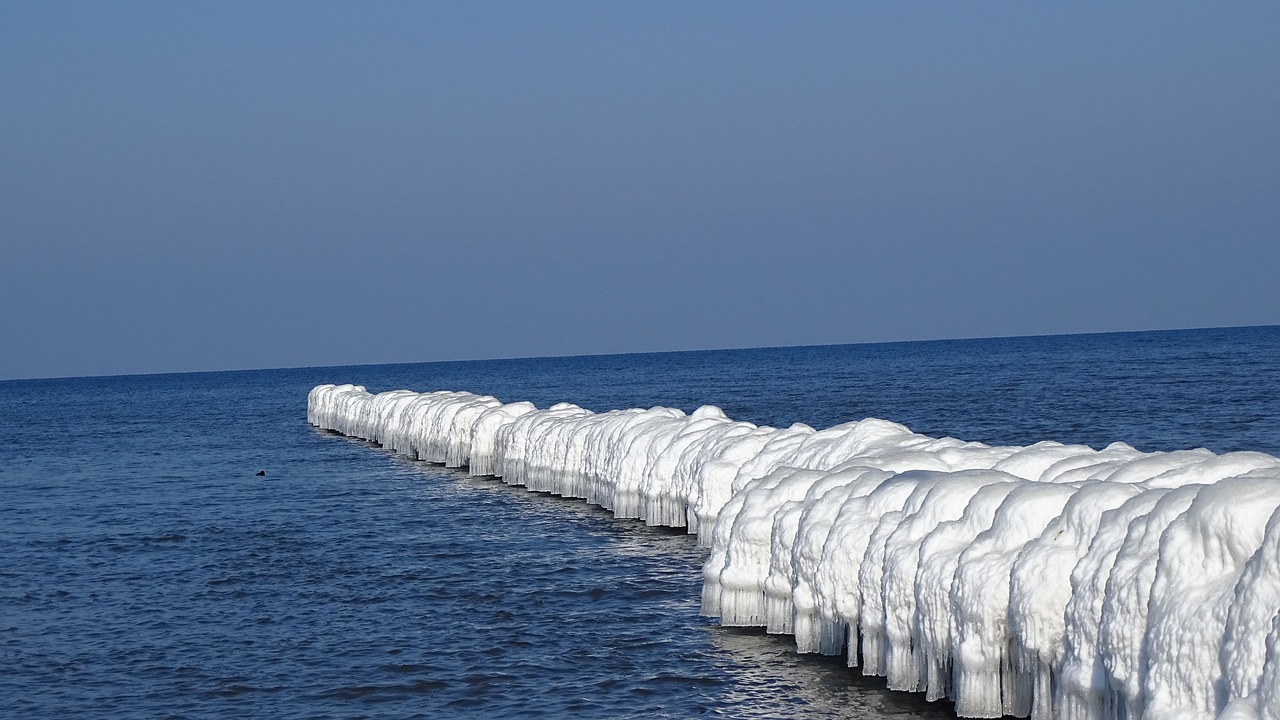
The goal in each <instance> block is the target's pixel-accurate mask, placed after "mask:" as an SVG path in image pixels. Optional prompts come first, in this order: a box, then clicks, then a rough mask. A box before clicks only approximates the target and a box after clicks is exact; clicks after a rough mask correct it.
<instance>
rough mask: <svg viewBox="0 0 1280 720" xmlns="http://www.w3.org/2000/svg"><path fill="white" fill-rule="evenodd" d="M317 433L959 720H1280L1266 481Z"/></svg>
mask: <svg viewBox="0 0 1280 720" xmlns="http://www.w3.org/2000/svg"><path fill="white" fill-rule="evenodd" d="M307 417H308V420H309V421H310V422H311V423H312V424H313V425H316V426H318V427H320V428H324V429H327V430H332V431H335V432H338V433H341V434H344V435H348V436H351V437H356V438H361V439H364V440H369V441H371V442H375V443H378V444H380V445H382V446H384V447H386V448H388V449H390V450H393V451H395V452H397V453H400V454H402V455H405V456H408V457H411V458H416V459H420V460H425V461H429V462H434V463H441V464H444V465H446V466H449V467H467V468H469V472H470V473H471V474H473V475H493V476H496V477H499V478H501V479H502V481H503V482H506V483H508V484H511V485H522V486H524V487H526V488H528V489H529V490H533V491H539V492H548V493H553V494H557V495H562V496H565V497H576V498H583V499H585V500H586V501H587V502H590V503H593V504H596V505H600V506H601V507H603V508H606V509H608V510H611V511H612V512H613V513H614V514H615V515H617V516H618V517H626V518H640V519H643V520H644V521H645V522H646V523H649V524H652V525H665V526H671V527H687V528H688V531H689V532H690V533H694V534H697V535H698V539H699V542H700V543H702V544H704V545H706V546H707V547H708V558H707V561H706V564H705V565H704V568H703V596H702V604H703V612H704V613H705V614H708V615H713V616H718V617H720V620H721V622H722V623H724V624H726V625H758V626H764V627H766V628H767V630H768V631H769V632H774V633H790V634H793V635H794V636H795V641H796V647H797V649H798V650H799V651H800V652H820V653H825V654H832V655H836V654H844V655H845V657H846V659H847V661H848V664H849V665H850V666H851V667H852V666H860V667H861V668H862V672H863V673H864V674H868V675H884V676H886V678H887V680H888V683H889V686H890V687H891V688H894V689H898V690H908V691H917V692H924V693H925V694H926V697H928V698H929V699H931V700H936V699H942V698H949V699H951V700H952V701H954V703H955V707H956V711H957V713H958V714H959V715H962V716H965V717H1000V716H1001V715H1015V716H1022V717H1033V718H1036V719H1037V720H1048V719H1049V718H1066V719H1069V720H1166V719H1174V718H1176V719H1178V720H1183V719H1186V720H1191V719H1196V720H1199V719H1201V718H1205V719H1208V718H1222V719H1224V720H1226V719H1228V718H1229V719H1233V720H1280V460H1277V459H1276V458H1274V457H1271V456H1269V455H1263V454H1260V453H1245V452H1238V453H1227V454H1223V455H1217V454H1214V453H1212V452H1210V451H1208V450H1204V449H1198V450H1184V451H1178V452H1167V453H1144V452H1140V451H1138V450H1136V449H1135V448H1133V447H1130V446H1128V445H1125V444H1122V443H1116V444H1113V445H1110V446H1108V447H1107V448H1104V449H1102V450H1094V449H1092V448H1089V447H1086V446H1082V445H1064V444H1061V443H1055V442H1041V443H1037V444H1035V445H1030V446H1027V447H1000V446H989V445H984V444H982V443H973V442H962V441H960V440H956V439H954V438H933V437H928V436H924V435H919V434H917V433H913V432H912V431H911V430H909V429H908V428H906V427H903V426H902V425H899V424H896V423H892V422H887V421H884V420H876V419H867V420H862V421H859V422H850V423H845V424H842V425H837V426H835V427H832V428H828V429H825V430H815V429H814V428H811V427H809V426H807V425H802V424H797V425H793V426H791V427H789V428H781V429H779V428H770V427H758V426H756V425H753V424H750V423H745V422H739V421H734V420H731V419H730V418H728V417H726V416H725V415H724V413H723V412H721V411H720V409H719V408H716V407H712V406H704V407H701V408H698V409H697V410H695V411H694V412H692V413H688V414H686V413H685V412H683V411H681V410H677V409H672V408H662V407H655V408H649V409H631V410H614V411H610V412H604V413H596V412H592V411H590V410H587V409H585V408H581V407H578V406H576V405H572V404H568V403H561V404H558V405H554V406H552V407H549V408H546V409H543V410H539V409H537V408H536V407H534V406H533V405H532V404H530V403H527V402H517V403H509V404H508V403H502V402H500V401H499V400H497V399H496V398H493V397H490V396H480V395H474V394H471V393H466V392H429V393H415V392H410V391H407V390H397V391H392V392H384V393H379V394H376V395H374V394H370V393H368V392H366V391H365V389H364V388H363V387H359V386H355V385H320V386H318V387H316V388H314V389H313V390H312V391H311V393H310V395H309V397H308V404H307Z"/></svg>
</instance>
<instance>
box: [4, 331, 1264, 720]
mask: <svg viewBox="0 0 1280 720" xmlns="http://www.w3.org/2000/svg"><path fill="white" fill-rule="evenodd" d="M322 382H335V383H341V382H354V383H357V384H363V385H366V386H367V387H368V388H369V389H370V390H371V391H374V392H377V391H382V390H390V389H396V388H409V389H413V390H419V391H423V390H438V389H449V390H470V391H472V392H477V393H488V394H493V395H496V396H497V397H498V398H499V399H501V400H503V401H508V402H510V401H515V400H532V401H534V402H535V403H537V404H538V405H539V406H540V407H545V406H547V405H549V404H551V403H554V402H559V401H570V402H575V403H578V404H580V405H583V406H584V407H588V408H591V409H593V410H599V411H602V410H609V409H614V408H625V407H648V406H652V405H667V406H675V407H680V408H683V409H685V410H693V409H694V408H695V407H697V406H698V405H700V404H703V403H711V404H717V405H720V406H721V407H723V408H724V409H725V411H726V412H727V413H728V414H729V415H730V417H733V418H734V419H740V420H749V421H752V422H757V423H762V424H770V425H780V426H785V425H788V424H790V423H793V422H805V423H808V424H810V425H812V426H814V427H826V426H830V425H833V424H836V423H838V422H844V421H847V420H854V419H860V418H863V417H868V416H874V417H881V418H886V419H890V420H896V421H898V422H903V423H905V424H907V425H908V426H910V427H911V428H912V429H914V430H917V431H920V432H925V433H929V434H933V435H952V436H956V437H960V438H963V439H966V440H982V441H986V442H993V443H1017V444H1028V443H1032V442H1036V441H1039V440H1046V439H1052V440H1059V441H1063V442H1078V443H1087V444H1090V445H1093V446H1095V447H1102V446H1105V445H1106V444H1107V443H1109V442H1111V441H1114V440H1123V441H1126V442H1129V443H1130V444H1133V445H1135V446H1137V447H1138V448H1139V449H1142V450H1171V449H1178V448H1188V447H1197V446H1204V447H1208V448H1210V449H1212V450H1215V451H1218V452H1225V451H1229V450H1261V451H1265V452H1269V453H1272V454H1280V328H1277V327H1266V328H1241V329H1224V330H1196V331H1178V332H1153V333H1127V334H1112V335H1088V336H1063V337H1039V338H1015V339H998V340H972V341H945V342H925V343H899V344H884V345H848V346H827V347H808V348H776V349H761V350H736V351H708V352H690V353H666V354H648V355H622V356H601V357H579V358H551V359H530V360H501V361H481V362H455V363H430V364H415V365H379V366H356V367H341V368H309V369H298V370H266V371H253V372H228V373H201V374H190V375H152V376H126V377H110V378H76V379H63V380H32V381H11V382H3V383H0V667H2V668H3V669H4V671H3V672H0V698H4V707H3V708H0V716H12V717H31V718H41V717H84V718H88V717H93V718H113V717H121V718H123V717H226V716H245V715H257V716H264V717H355V716H369V717H390V718H397V717H405V718H407V717H424V718H426V717H442V716H444V717H468V716H470V717H494V716H519V717H537V716H545V717H561V716H577V717H676V718H683V717H696V716H723V717H796V716H804V717H818V718H824V717H825V718H887V717H913V718H946V717H951V714H950V709H949V707H948V706H947V705H946V704H938V703H935V704H929V703H925V702H924V701H923V700H921V699H920V698H919V697H918V696H915V695H907V694H900V693H890V692H887V691H885V690H883V682H882V681H881V680H879V679H876V678H868V679H864V678H862V677H860V676H859V675H858V674H857V673H856V671H852V670H848V669H846V668H844V667H843V661H841V660H839V659H823V658H814V657H801V656H797V655H795V653H794V652H792V651H791V649H790V645H789V644H788V642H786V640H785V639H783V638H775V637H770V636H765V635H763V634H761V633H759V632H756V631H743V630H731V629H724V628H720V627H718V626H716V625H714V624H713V623H711V622H709V621H707V620H705V619H703V618H700V617H699V616H698V597H699V579H700V573H699V571H700V567H701V562H702V558H703V555H702V553H701V552H700V551H699V550H698V549H697V548H696V546H695V544H694V542H693V540H692V539H691V538H689V537H687V536H685V535H683V534H681V533H679V532H673V531H670V530H662V529H653V528H646V527H644V526H643V524H641V523H638V522H633V521H620V520H615V519H614V518H612V517H611V516H610V515H608V514H607V513H605V512H603V511H601V510H598V509H594V508H591V507H588V506H586V505H585V504H582V503H580V502H574V501H568V500H562V499H559V498H554V497H550V496H545V495H537V494H531V493H527V492H524V491H523V490H518V489H514V488H509V487H506V486H504V485H502V484H500V483H497V482H494V481H493V480H490V479H480V478H468V477H466V475H465V473H462V472H457V471H450V470H445V469H443V468H440V467H436V466H430V465H426V464H423V463H417V462H410V461H406V460H404V459H402V458H397V457H394V456H392V455H390V454H389V453H387V452H385V451H381V450H376V449H373V448H371V447H370V446H368V445H366V444H364V443H360V442H355V441H351V440H347V439H343V438H340V437H337V436H334V435H331V434H326V433H322V432H319V431H316V430H313V429H312V428H310V427H309V426H308V425H307V423H306V416H305V412H306V393H307V391H308V390H309V389H310V388H311V387H312V386H314V385H316V384H318V383H322ZM259 470H264V471H266V476H265V477H257V476H255V473H256V472H257V471H259Z"/></svg>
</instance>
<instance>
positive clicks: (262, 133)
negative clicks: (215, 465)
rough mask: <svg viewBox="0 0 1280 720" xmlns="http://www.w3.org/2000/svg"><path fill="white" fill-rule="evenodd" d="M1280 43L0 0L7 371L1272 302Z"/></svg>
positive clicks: (340, 6)
mask: <svg viewBox="0 0 1280 720" xmlns="http://www.w3.org/2000/svg"><path fill="white" fill-rule="evenodd" d="M1277 37H1280V4H1276V3H1274V2H1233V3H1220V4H1219V3H1212V4H1211V3H1184V2H1160V3H1155V2H1142V3H1101V2H1098V3H1092V2H1080V3H1070V4H1066V3H1057V4H1049V3H1026V2H1007V3H924V2H893V3H845V2H841V3H806V4H802V5H796V4H782V3H776V4H769V3H737V2H734V3H714V2H704V3H680V2H645V3H639V2H637V3H599V2H582V3H559V2H547V3H527V2H518V3H516V2H512V3H477V2H465V3H449V2H437V3H393V2H382V3H354V2H353V3H324V2H306V3H301V2H299V3H289V2H278V3H253V2H208V3H200V2H187V3H171V2H156V3H132V2H119V3H89V2H84V3H61V2H47V1H41V2H7V1H5V0H0V98H2V100H0V160H2V162H0V246H2V255H0V337H2V338H3V342H0V378H15V377H44V376H62V375H83V374H114V373H135V372H166V371H182V370H213V369H230V368H258V367H286V366H304V365H332V364H347V363H366V362H369V363H372V362H409V361H426V360H444V359H465V358H485V357H518V356H532V355H564V354H582V353H614V352H632V351H649V350H680V349H696V348H719V347H748V346H770V345H795V344H817V343H843V342H867V341H882V340H908V339H925V338H944V337H977V336H994V335H1023V334H1048V333H1072V332H1093V331H1112V330H1139V329H1155V328H1175V327H1204V326H1221V325H1258V324H1274V323H1280V283H1277V281H1276V269H1277V268H1278V267H1280V81H1278V80H1277V79H1278V78H1280V42H1276V38H1277Z"/></svg>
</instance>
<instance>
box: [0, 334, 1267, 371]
mask: <svg viewBox="0 0 1280 720" xmlns="http://www.w3.org/2000/svg"><path fill="white" fill-rule="evenodd" d="M1272 327H1280V325H1225V326H1216V327H1199V328H1149V329H1144V330H1104V331H1099V332H1079V333H1047V334H1033V335H985V336H981V337H942V338H914V339H907V340H866V341H862V342H851V343H807V344H801V345H753V346H743V347H716V348H712V347H703V348H676V349H669V350H631V351H626V352H616V353H575V354H568V355H518V356H505V357H465V358H464V357H458V358H441V359H437V360H388V361H386V362H354V363H341V364H336V365H290V366H280V367H234V368H208V369H203V370H164V371H160V372H144V373H106V374H100V375H47V376H36V377H15V378H0V383H3V382H22V381H25V380H75V379H78V378H110V377H145V376H148V375H188V374H200V373H237V372H258V371H271V370H308V369H324V368H340V367H374V366H381V365H430V364H435V363H469V362H490V361H494V362H502V361H506V360H541V359H550V358H591V357H616V356H626V355H666V354H679V353H703V352H733V351H738V350H775V349H779V350H780V349H793V348H822V347H840V346H851V345H902V344H910V343H944V342H971V341H982V340H1012V339H1019V338H1026V339H1032V338H1050V337H1078V336H1089V335H1135V334H1143V333H1169V332H1175V333H1176V332H1196V331H1202V330H1207V331H1212V330H1252V329H1266V328H1272ZM352 381H353V382H358V381H359V378H352Z"/></svg>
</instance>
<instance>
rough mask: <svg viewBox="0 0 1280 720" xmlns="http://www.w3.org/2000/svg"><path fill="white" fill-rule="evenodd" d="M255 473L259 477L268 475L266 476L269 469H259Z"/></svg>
mask: <svg viewBox="0 0 1280 720" xmlns="http://www.w3.org/2000/svg"><path fill="white" fill-rule="evenodd" d="M255 475H256V476H257V477H266V476H267V471H266V470H259V471H258V472H257V473H255Z"/></svg>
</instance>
